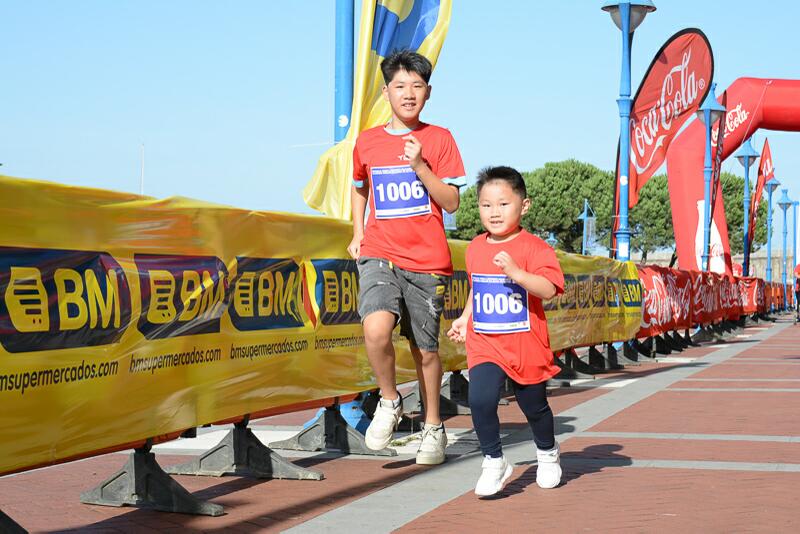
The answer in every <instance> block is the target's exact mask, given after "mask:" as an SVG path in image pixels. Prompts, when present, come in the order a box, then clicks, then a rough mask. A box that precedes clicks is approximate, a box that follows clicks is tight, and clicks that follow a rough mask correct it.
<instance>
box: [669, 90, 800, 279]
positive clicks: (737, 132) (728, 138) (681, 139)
mask: <svg viewBox="0 0 800 534" xmlns="http://www.w3.org/2000/svg"><path fill="white" fill-rule="evenodd" d="M725 93H726V95H727V108H728V113H727V116H726V121H725V122H726V124H725V138H724V141H723V150H722V159H723V160H724V159H725V158H727V157H728V156H729V155H731V154H732V153H733V152H735V151H736V150H737V149H738V148H739V146H740V145H741V144H742V142H743V141H744V140H745V139H746V138H747V137H750V136H752V135H753V132H755V131H756V130H758V129H759V128H765V129H768V130H782V131H792V132H797V131H800V80H774V79H762V78H739V79H737V80H736V81H734V82H733V83H732V84H731V86H730V87H728V89H727V90H726V91H725ZM720 101H722V97H720ZM716 138H717V132H716V129H715V131H714V132H712V145H713V146H714V147H716V142H715V141H716ZM704 155H705V128H704V126H703V124H702V122H700V121H699V120H695V121H693V122H692V123H691V124H690V125H689V126H688V127H687V128H686V129H685V130H684V131H683V132H682V133H681V134H680V135H678V137H676V138H675V140H674V141H673V142H672V144H671V145H670V147H669V150H668V151H667V181H668V183H669V195H670V203H671V204H672V223H673V226H674V229H675V244H676V247H677V252H678V262H679V264H680V268H681V269H698V268H699V264H700V260H699V255H700V253H701V250H702V248H703V246H702V231H703V229H702V228H701V227H702V222H700V219H699V215H700V214H701V213H702V210H703V207H702V201H703V187H704V186H703V157H704ZM755 168H756V167H755V166H754V167H753V168H752V169H751V173H750V176H751V186H752V184H754V183H755V180H756V176H755V174H756V173H755V172H753V169H755ZM698 201H699V202H700V204H698ZM713 213H714V226H715V227H716V228H714V227H712V237H711V246H712V252H711V259H710V267H711V270H712V271H716V272H723V271H724V272H726V273H728V274H730V273H731V272H732V264H731V254H730V246H729V244H728V225H727V223H726V219H725V207H724V205H723V202H722V195H721V194H719V193H718V194H717V198H716V202H715V207H714V210H713ZM698 240H699V244H698Z"/></svg>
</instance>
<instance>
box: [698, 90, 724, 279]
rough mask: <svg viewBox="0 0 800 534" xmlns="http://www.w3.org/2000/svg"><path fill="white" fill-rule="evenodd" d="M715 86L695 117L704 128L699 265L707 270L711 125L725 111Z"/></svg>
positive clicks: (709, 220)
mask: <svg viewBox="0 0 800 534" xmlns="http://www.w3.org/2000/svg"><path fill="white" fill-rule="evenodd" d="M716 87H717V84H715V83H714V84H712V85H711V90H710V91H709V92H708V95H707V96H706V99H705V100H703V104H702V105H701V106H700V109H698V110H697V118H698V119H700V122H702V123H703V125H705V128H706V154H705V157H704V159H703V183H704V185H705V189H704V190H703V191H704V192H703V255H702V263H703V264H702V265H701V266H700V268H701V269H702V270H703V271H707V270H708V242H709V241H710V240H711V174H712V172H713V169H712V167H711V127H712V126H713V125H714V124H715V123H716V122H717V121H718V120H719V118H720V117H721V116H722V114H723V113H725V106H723V105H722V104H720V103H719V102H717V96H716V95H715V94H714V90H715V89H716Z"/></svg>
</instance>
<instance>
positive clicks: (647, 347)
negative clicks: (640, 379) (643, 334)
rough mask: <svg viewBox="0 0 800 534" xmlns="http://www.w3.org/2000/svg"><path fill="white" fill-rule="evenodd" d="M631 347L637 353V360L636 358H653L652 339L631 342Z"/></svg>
mask: <svg viewBox="0 0 800 534" xmlns="http://www.w3.org/2000/svg"><path fill="white" fill-rule="evenodd" d="M631 346H632V347H633V348H634V349H635V350H636V352H637V359H638V356H643V357H645V358H650V359H652V358H655V350H654V348H653V338H651V337H648V338H647V339H645V340H644V341H639V340H638V339H633V340H631Z"/></svg>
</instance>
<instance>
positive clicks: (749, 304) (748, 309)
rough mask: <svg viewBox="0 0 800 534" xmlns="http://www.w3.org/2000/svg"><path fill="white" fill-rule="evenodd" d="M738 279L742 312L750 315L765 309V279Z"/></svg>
mask: <svg viewBox="0 0 800 534" xmlns="http://www.w3.org/2000/svg"><path fill="white" fill-rule="evenodd" d="M736 281H737V282H738V284H739V296H740V299H741V303H742V313H743V314H745V315H750V314H753V313H757V312H763V311H765V310H764V309H763V308H764V281H763V280H760V279H758V278H738V279H737V280H736Z"/></svg>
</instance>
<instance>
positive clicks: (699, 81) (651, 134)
mask: <svg viewBox="0 0 800 534" xmlns="http://www.w3.org/2000/svg"><path fill="white" fill-rule="evenodd" d="M691 59H692V50H691V49H689V50H688V51H687V52H685V53H684V54H683V57H682V59H681V62H680V63H679V64H678V65H675V66H673V67H672V68H671V69H670V70H669V72H667V73H666V76H664V79H663V81H662V82H661V93H660V96H659V97H658V98H657V99H656V101H655V102H653V103H652V104H651V105H650V106H649V108H647V107H646V108H645V109H644V110H642V111H643V113H641V114H640V113H639V111H638V109H634V112H633V114H632V115H631V121H630V128H631V132H632V137H633V143H632V145H631V161H632V162H633V164H634V166H635V167H636V171H637V172H638V173H640V174H641V173H642V172H644V171H645V170H647V169H648V168H649V167H650V166H651V165H652V164H653V162H654V159H655V157H656V154H657V153H658V152H659V148H661V147H664V145H665V140H666V138H667V136H669V135H670V132H671V130H672V126H673V124H676V122H675V120H676V119H677V118H678V117H681V116H682V115H685V116H686V118H688V116H689V114H690V113H693V112H694V111H695V110H696V108H697V107H698V106H699V101H698V93H699V91H701V90H702V89H703V88H704V87H705V85H706V80H705V79H704V78H702V77H698V74H697V67H698V66H699V65H696V64H695V65H692V68H690V66H689V64H690V62H691ZM637 108H638V106H637ZM684 120H685V119H684ZM682 122H683V121H681V123H682ZM664 148H665V149H666V147H664Z"/></svg>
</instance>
